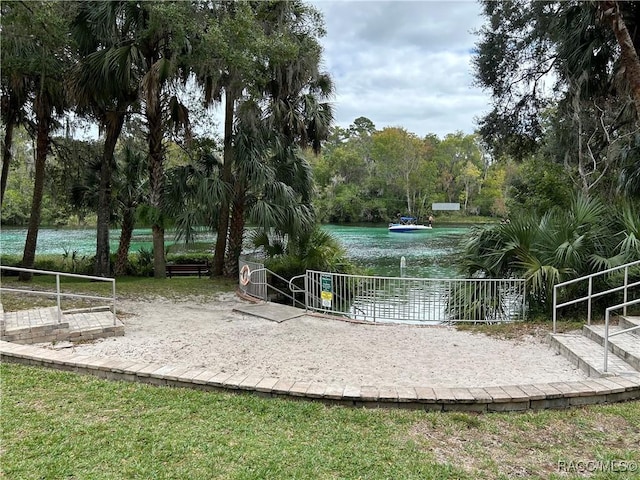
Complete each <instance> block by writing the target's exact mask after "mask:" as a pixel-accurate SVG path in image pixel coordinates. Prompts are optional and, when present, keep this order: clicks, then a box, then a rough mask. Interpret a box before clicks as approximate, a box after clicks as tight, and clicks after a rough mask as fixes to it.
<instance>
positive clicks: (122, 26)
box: [72, 1, 138, 275]
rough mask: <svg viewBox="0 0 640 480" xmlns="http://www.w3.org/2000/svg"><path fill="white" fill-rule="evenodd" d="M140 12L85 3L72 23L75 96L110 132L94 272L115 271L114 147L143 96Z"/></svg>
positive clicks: (126, 4)
mask: <svg viewBox="0 0 640 480" xmlns="http://www.w3.org/2000/svg"><path fill="white" fill-rule="evenodd" d="M137 15H138V12H137V8H136V6H135V5H133V4H132V3H130V2H125V1H110V2H103V1H92V2H82V3H81V4H80V7H79V11H78V13H77V15H76V18H75V19H74V22H73V30H72V31H73V34H74V38H75V39H76V42H77V44H78V50H79V53H80V61H79V62H78V64H77V66H76V68H75V69H74V73H73V96H74V99H75V101H76V103H77V109H78V111H79V112H80V113H89V114H91V115H93V116H95V117H96V118H97V119H98V121H99V122H100V126H101V128H102V129H103V130H104V132H105V141H104V150H103V154H102V161H101V169H100V177H99V178H100V183H99V186H98V197H99V198H98V207H97V217H98V219H97V235H96V257H95V264H94V274H95V275H110V274H111V266H110V253H109V227H110V221H109V220H110V217H111V214H112V205H111V202H112V198H111V197H112V195H111V189H112V170H113V166H114V151H115V147H116V143H117V141H118V138H119V136H120V132H121V131H122V126H123V124H124V120H125V117H126V115H127V114H128V112H129V110H130V107H131V105H132V104H133V103H134V102H136V101H137V99H138V82H137V81H136V78H135V73H134V69H135V68H136V66H137V65H136V62H137V56H138V51H137V49H136V48H135V45H134V44H133V43H132V42H131V39H132V38H133V37H134V35H135V33H136V32H135V30H134V29H135V27H136V25H135V23H134V22H130V21H126V20H127V19H129V18H131V17H134V18H135V17H136V16H137Z"/></svg>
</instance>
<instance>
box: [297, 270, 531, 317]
mask: <svg viewBox="0 0 640 480" xmlns="http://www.w3.org/2000/svg"><path fill="white" fill-rule="evenodd" d="M304 283H305V286H304V291H305V303H306V306H307V308H308V309H309V310H313V311H316V312H324V313H330V314H334V315H344V316H347V317H349V318H352V319H357V320H365V321H371V322H399V323H422V324H442V323H448V322H479V323H501V322H512V321H515V320H521V319H524V317H525V313H526V308H525V307H526V305H525V280H524V279H497V280H495V279H430V278H395V277H374V276H364V275H345V274H337V273H326V272H318V271H312V270H309V271H307V273H306V275H305V276H304ZM293 290H294V292H296V291H298V292H300V291H301V290H302V288H299V287H298V288H294V289H293Z"/></svg>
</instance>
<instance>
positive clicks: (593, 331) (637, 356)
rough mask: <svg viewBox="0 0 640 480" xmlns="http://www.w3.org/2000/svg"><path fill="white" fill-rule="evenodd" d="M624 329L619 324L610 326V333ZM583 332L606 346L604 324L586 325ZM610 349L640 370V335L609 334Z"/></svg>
mask: <svg viewBox="0 0 640 480" xmlns="http://www.w3.org/2000/svg"><path fill="white" fill-rule="evenodd" d="M621 330H624V328H620V327H619V326H616V325H614V326H609V335H611V334H613V333H616V332H619V331H621ZM582 334H583V335H584V336H585V337H587V338H588V339H590V340H593V341H594V342H596V343H597V344H598V345H602V346H603V347H604V325H585V326H584V327H582ZM609 351H610V352H613V353H615V354H616V355H617V356H618V357H620V358H622V359H623V360H624V361H625V362H627V363H628V364H629V365H631V366H632V367H633V368H635V369H636V370H638V371H639V372H640V337H639V336H638V335H634V334H633V333H630V332H627V333H621V334H618V335H615V336H613V337H611V336H609Z"/></svg>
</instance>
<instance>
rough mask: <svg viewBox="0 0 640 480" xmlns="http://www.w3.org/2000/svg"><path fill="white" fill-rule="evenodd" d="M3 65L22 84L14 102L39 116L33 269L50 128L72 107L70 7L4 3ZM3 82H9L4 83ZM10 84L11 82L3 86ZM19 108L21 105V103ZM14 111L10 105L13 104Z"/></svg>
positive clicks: (29, 261)
mask: <svg viewBox="0 0 640 480" xmlns="http://www.w3.org/2000/svg"><path fill="white" fill-rule="evenodd" d="M2 8H3V10H2V14H3V26H2V28H3V44H2V45H3V47H2V48H3V50H4V49H5V46H8V47H9V50H4V52H6V56H5V55H4V54H3V58H2V60H3V69H4V67H5V61H7V64H6V66H7V67H8V70H9V72H8V73H9V75H10V76H11V78H13V79H17V80H16V82H17V84H19V85H20V87H19V88H17V89H14V90H13V93H14V95H16V97H17V99H15V100H14V107H16V106H18V105H20V104H21V103H22V101H23V100H26V102H25V104H26V103H29V104H30V105H31V108H32V114H33V118H34V123H35V127H34V131H35V135H36V158H35V173H34V187H33V199H32V202H31V211H30V216H29V226H28V230H27V238H26V240H25V246H24V252H23V256H22V266H23V267H25V268H33V266H34V262H35V252H36V246H37V242H38V230H39V227H40V214H41V211H42V198H43V191H44V181H45V164H46V160H47V154H48V152H49V146H50V141H51V140H50V133H51V130H52V129H53V128H54V127H55V119H56V117H59V116H62V115H63V114H64V113H65V111H66V109H67V97H66V94H65V88H64V86H65V80H66V75H67V73H68V71H69V66H70V64H71V59H70V58H69V48H68V39H67V37H66V32H67V31H68V23H67V22H68V13H69V12H68V10H69V9H67V8H66V7H65V6H64V5H62V4H60V3H52V2H29V3H26V2H20V3H13V2H11V3H9V2H6V3H3V5H2ZM3 84H4V82H3ZM3 86H6V85H3ZM18 108H19V107H18ZM8 110H11V108H8ZM7 119H8V120H10V121H11V122H14V121H16V120H17V117H16V114H15V113H13V114H11V115H9V114H8V117H7ZM31 277H32V275H31V274H30V273H26V272H21V274H20V279H21V280H23V281H27V280H30V279H31Z"/></svg>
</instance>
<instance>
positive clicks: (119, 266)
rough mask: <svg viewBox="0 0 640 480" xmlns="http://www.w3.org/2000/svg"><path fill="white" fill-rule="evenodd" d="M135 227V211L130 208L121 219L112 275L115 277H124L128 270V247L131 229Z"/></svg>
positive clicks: (131, 233) (131, 234)
mask: <svg viewBox="0 0 640 480" xmlns="http://www.w3.org/2000/svg"><path fill="white" fill-rule="evenodd" d="M134 226H135V209H134V208H130V209H127V211H126V212H124V218H123V219H122V227H121V230H120V243H119V244H118V252H117V253H116V264H115V267H114V273H115V275H116V276H121V275H126V274H127V273H128V270H129V247H130V246H131V237H132V236H133V228H134Z"/></svg>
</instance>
